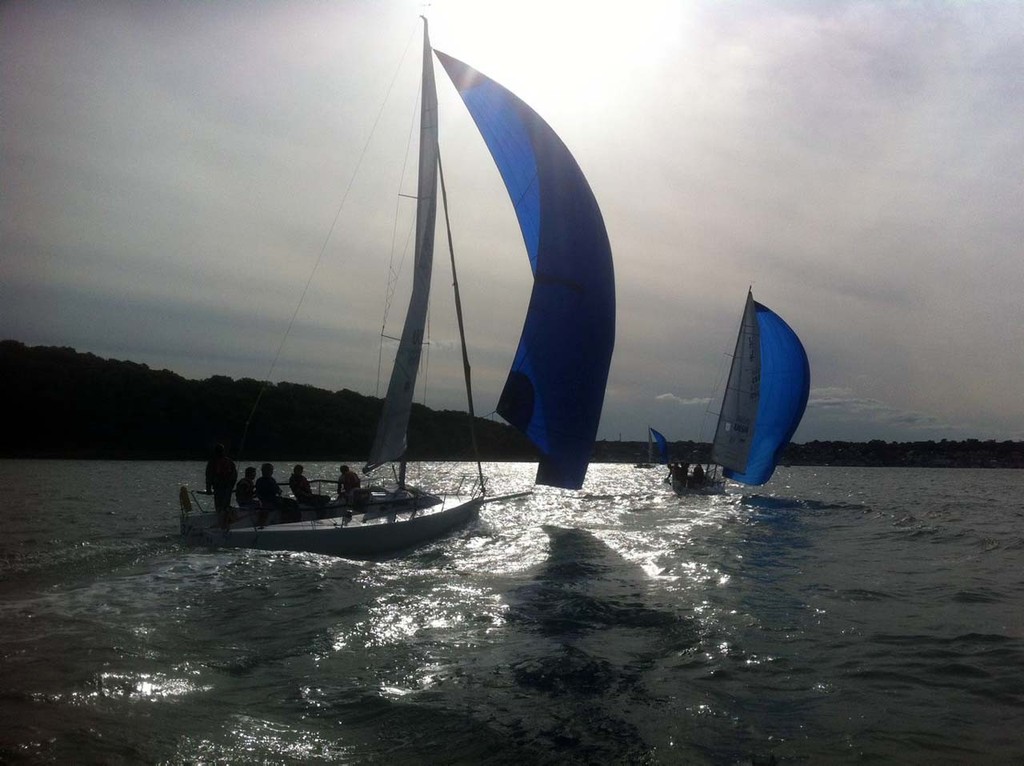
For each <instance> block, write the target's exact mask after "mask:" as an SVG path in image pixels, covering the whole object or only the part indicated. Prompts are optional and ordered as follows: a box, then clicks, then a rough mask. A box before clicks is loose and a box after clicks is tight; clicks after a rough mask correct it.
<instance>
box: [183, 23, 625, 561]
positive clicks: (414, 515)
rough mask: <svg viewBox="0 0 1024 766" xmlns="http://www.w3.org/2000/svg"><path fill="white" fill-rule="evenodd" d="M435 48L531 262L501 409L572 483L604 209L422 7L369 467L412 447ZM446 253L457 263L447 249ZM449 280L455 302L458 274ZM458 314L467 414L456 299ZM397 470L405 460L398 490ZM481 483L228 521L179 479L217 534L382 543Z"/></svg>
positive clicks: (595, 376)
mask: <svg viewBox="0 0 1024 766" xmlns="http://www.w3.org/2000/svg"><path fill="white" fill-rule="evenodd" d="M434 55H436V56H437V58H438V59H439V60H440V61H441V63H442V65H443V66H444V68H445V70H446V71H447V73H448V75H449V77H450V78H451V80H452V82H453V83H454V85H455V87H456V89H457V90H458V92H459V94H460V95H461V96H462V99H463V102H464V103H465V104H466V106H467V108H468V109H469V112H470V114H471V115H472V117H473V119H474V121H475V122H476V124H477V127H478V129H479V130H480V133H481V136H482V137H483V139H484V141H485V143H486V144H487V147H488V149H489V150H490V152H491V155H492V157H493V159H494V161H495V164H496V165H497V167H498V170H499V172H500V174H501V177H502V180H503V181H504V182H505V186H506V189H507V190H508V193H509V196H510V198H511V200H512V204H513V208H514V209H515V212H516V216H517V218H518V220H519V224H520V229H521V231H522V234H523V239H524V243H525V246H526V251H527V255H528V257H529V260H530V264H531V268H532V271H533V274H534V284H533V290H532V292H531V296H530V302H529V307H528V310H527V315H526V319H525V322H524V328H523V332H522V335H521V337H520V341H519V347H518V349H517V351H516V355H515V358H514V360H513V363H512V369H511V371H510V372H509V376H508V379H507V381H506V383H505V387H504V390H503V391H502V394H501V397H500V399H499V402H498V408H497V411H498V414H500V415H501V416H502V417H503V418H505V419H506V420H507V421H508V422H509V423H511V424H512V425H513V426H515V427H516V428H518V429H520V430H521V431H522V432H523V433H525V434H526V436H527V437H528V438H529V439H530V440H531V442H532V443H533V444H534V445H535V447H536V448H537V450H538V457H539V466H538V471H537V478H536V481H537V483H539V484H548V485H551V486H557V487H564V488H568V489H578V488H579V487H581V486H582V484H583V481H584V478H585V476H586V470H587V465H588V464H589V461H590V457H591V452H592V450H593V445H594V440H595V438H596V435H597V427H598V422H599V420H600V415H601V408H602V405H603V401H604V392H605V385H606V383H607V377H608V368H609V366H610V363H611V354H612V347H613V345H614V336H615V285H614V271H613V267H612V257H611V248H610V246H609V243H608V235H607V232H606V231H605V227H604V222H603V219H602V217H601V212H600V209H599V208H598V205H597V202H596V200H595V198H594V195H593V193H592V191H591V190H590V187H589V185H588V184H587V181H586V178H585V177H584V176H583V173H582V171H581V170H580V168H579V166H578V165H577V163H576V161H575V159H573V157H572V155H571V154H570V153H569V151H568V149H567V148H566V147H565V145H564V144H563V143H562V141H561V139H559V138H558V136H557V135H556V134H555V133H554V131H553V130H552V129H551V128H550V127H549V126H548V125H547V123H545V122H544V121H543V120H542V119H541V118H540V117H539V116H538V115H537V114H536V112H534V111H533V110H532V109H530V107H529V106H527V105H526V104H525V103H523V102H522V101H521V100H520V99H519V98H517V97H516V96H515V95H514V94H512V93H511V92H509V91H508V90H506V89H505V88H503V87H502V86H500V85H498V84H497V83H496V82H494V81H493V80H490V79H489V78H487V77H485V76H484V75H482V74H480V73H479V72H477V71H476V70H474V69H472V68H471V67H469V66H467V65H465V64H463V63H462V62H460V61H458V60H457V59H454V58H452V57H450V56H447V55H445V54H443V53H441V52H440V51H434V50H433V49H432V48H431V46H430V39H429V34H428V29H427V25H426V21H425V20H424V28H423V74H422V97H421V115H420V154H419V180H418V192H417V199H418V201H417V216H416V246H415V266H414V284H413V290H412V295H411V297H410V303H409V308H408V311H407V314H406V318H405V324H404V327H403V331H402V337H401V340H400V342H399V348H398V352H397V354H396V358H395V366H394V369H393V372H392V376H391V379H390V382H389V385H388V391H387V395H386V398H385V404H384V407H383V411H382V415H381V419H380V422H379V426H378V430H377V434H376V436H375V438H374V442H373V446H372V448H371V451H370V455H369V459H368V460H367V469H368V470H372V469H373V468H374V467H375V466H378V465H381V464H383V463H385V462H389V461H398V462H399V463H400V465H402V466H404V460H405V457H406V449H407V432H408V424H409V417H410V413H411V408H412V396H413V388H414V385H415V381H416V377H417V373H418V368H419V361H420V353H421V348H422V343H423V335H424V327H425V321H426V310H427V301H428V296H429V292H430V282H431V271H432V264H433V243H434V229H435V217H436V213H437V201H438V200H437V191H438V180H439V178H440V184H441V187H442V190H443V188H444V175H443V172H441V162H440V154H439V149H438V146H439V144H438V125H437V96H436V91H435V83H434V72H433V56H434ZM446 220H447V211H446ZM449 246H450V242H449ZM452 267H453V277H454V254H453V255H452ZM453 282H454V284H455V286H456V296H455V302H456V307H457V309H458V307H459V306H460V305H461V302H460V299H459V296H458V291H457V289H458V288H457V286H458V280H457V278H455V279H453ZM459 324H460V334H461V335H462V338H463V361H464V366H465V370H466V384H467V399H468V402H469V410H470V422H472V419H473V403H472V390H471V387H470V384H469V363H468V355H467V352H466V348H465V334H464V332H463V331H462V317H461V310H459ZM474 442H475V438H474ZM478 466H479V461H478ZM403 483H404V468H402V469H400V472H399V484H400V487H399V489H400V490H402V489H403V487H402V486H401V485H402V484H403ZM485 489H486V488H485V486H484V480H483V475H482V471H481V473H480V477H479V484H478V487H477V492H478V493H477V494H475V495H474V496H471V497H469V498H456V499H455V500H454V501H453V502H452V501H450V500H451V499H450V498H440V497H438V498H433V497H431V498H429V500H430V501H431V502H433V501H434V500H436V501H437V502H436V503H435V504H434V507H431V508H429V509H426V510H425V509H423V508H422V507H419V506H417V507H415V508H414V509H413V510H410V511H409V512H408V513H405V514H403V513H402V512H401V509H399V508H397V507H396V506H394V505H392V506H390V508H389V513H387V514H380V513H375V514H372V513H357V514H353V515H352V517H351V518H343V519H341V520H340V521H339V519H337V518H334V519H313V520H309V521H304V522H296V523H283V524H274V525H272V526H265V527H255V526H253V525H252V524H248V525H246V524H236V525H233V526H232V527H231V529H230V530H228V531H227V532H226V533H225V532H221V531H220V530H215V529H213V528H208V529H200V528H199V526H198V525H197V524H196V522H195V519H196V515H195V514H191V513H187V512H186V509H185V504H186V500H187V499H188V498H187V496H186V495H187V493H185V492H184V491H183V492H182V506H183V517H182V533H183V535H185V536H186V538H198V541H199V542H204V543H206V544H213V545H224V546H231V547H255V548H263V549H275V550H303V551H312V552H319V553H331V554H334V555H342V556H353V557H369V556H377V555H382V554H386V553H390V552H394V551H396V550H400V549H403V548H407V547H410V546H413V545H417V544H420V543H423V542H426V541H428V540H432V539H435V538H436V537H438V536H440V535H443V534H445V533H447V532H448V531H450V530H452V529H453V528H455V527H457V526H460V525H462V524H464V523H466V522H467V521H469V520H471V519H472V518H474V517H475V516H476V514H477V512H478V509H479V508H480V506H481V505H482V504H483V503H484V502H487V501H491V500H494V499H496V498H493V497H488V496H486V495H484V494H483V493H484V492H485ZM192 499H196V498H195V496H194V495H193V496H192ZM442 501H443V502H442Z"/></svg>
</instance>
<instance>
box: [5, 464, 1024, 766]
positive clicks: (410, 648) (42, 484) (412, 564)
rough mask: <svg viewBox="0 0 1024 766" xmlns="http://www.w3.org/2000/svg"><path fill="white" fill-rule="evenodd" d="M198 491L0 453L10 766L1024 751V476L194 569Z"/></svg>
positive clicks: (448, 469)
mask: <svg viewBox="0 0 1024 766" xmlns="http://www.w3.org/2000/svg"><path fill="white" fill-rule="evenodd" d="M202 469H203V464H201V463H141V462H140V463H135V462H125V463H112V464H111V463H87V462H74V461H64V462H61V461H52V462H49V461H0V480H2V481H3V485H4V486H6V487H7V488H8V496H7V501H6V504H5V509H4V518H5V522H6V523H5V528H4V532H3V536H2V540H0V679H2V683H0V720H2V721H3V726H0V761H4V762H14V763H18V762H24V763H67V762H75V763H197V762H204V763H211V762H232V763H309V762H314V763H316V762H321V763H345V764H370V763H387V764H420V763H446V764H492V763H493V764H517V765H518V766H523V765H524V764H535V763H536V764H548V763H551V764H555V763H560V764H561V763H601V764H612V763H640V764H752V763H753V764H767V763H801V764H817V763H840V764H842V763H872V762H874V763H900V764H907V763H909V764H917V763H920V764H925V763H927V764H943V763H949V764H954V763H955V764H960V763H985V764H993V763H994V764H1000V763H1012V764H1020V763H1021V762H1022V760H1024V735H1022V734H1021V732H1022V731H1024V610H1022V608H1021V607H1022V605H1024V575H1022V568H1021V561H1022V557H1024V531H1022V530H1024V504H1022V500H1021V498H1022V497H1024V492H1022V489H1024V472H1013V471H995V470H993V471H971V470H928V469H921V470H915V469H850V468H792V469H781V470H780V471H779V473H778V474H777V475H776V478H775V479H774V480H773V481H772V482H771V483H770V484H769V485H767V486H766V487H763V488H760V489H759V490H758V491H756V492H753V491H752V492H747V493H745V494H739V493H736V494H730V495H728V496H725V497H718V498H692V499H678V498H676V497H674V496H673V495H672V494H671V493H670V492H669V491H668V490H667V488H666V487H665V485H664V484H663V483H662V481H661V479H662V475H663V472H662V471H661V470H660V469H652V470H642V469H634V468H632V467H631V466H623V465H595V466H592V467H591V471H590V474H589V476H588V479H587V484H586V486H585V488H584V490H583V491H581V492H579V493H573V492H564V491H560V490H552V489H544V488H538V489H537V490H536V492H535V493H534V494H533V495H532V496H530V497H529V498H526V499H522V500H515V501H508V502H502V503H495V504H492V505H488V506H485V507H484V510H483V511H482V514H481V519H480V521H479V522H477V523H475V524H474V525H473V526H471V527H469V528H467V529H465V530H463V531H461V532H459V533H457V534H455V535H453V536H451V537H449V538H447V539H445V540H442V541H439V542H437V543H435V544H432V545H429V546H426V547H424V548H421V549H418V550H417V551H415V552H413V553H411V554H409V555H407V556H405V557H403V558H398V559H393V560H388V561H383V562H377V563H362V562H353V561H346V560H341V559H335V558H330V557H322V556H315V555H306V554H292V553H264V552H255V551H206V550H188V549H184V548H182V547H180V545H179V543H178V541H177V536H176V531H177V523H178V509H177V491H176V490H177V487H178V485H179V484H180V483H182V482H189V483H192V484H198V483H200V481H201V478H202ZM336 469H337V466H335V465H330V466H326V465H324V466H319V465H310V464H308V463H307V468H306V473H307V474H308V475H310V476H326V475H332V476H333V475H334V471H336ZM533 469H534V467H533V466H530V465H517V464H495V465H490V466H486V471H487V473H488V474H489V475H490V476H491V481H492V489H493V491H494V492H495V493H502V492H514V491H517V490H520V489H522V488H523V487H524V486H526V485H528V484H529V482H530V481H531V480H532V472H533ZM462 472H468V470H467V467H466V466H461V465H460V466H453V465H431V466H426V467H424V474H423V475H424V476H425V477H426V478H424V479H423V483H424V484H425V485H428V486H430V485H436V486H438V487H443V486H444V485H446V484H447V483H450V482H451V481H452V480H453V477H454V476H456V475H458V474H460V473H462Z"/></svg>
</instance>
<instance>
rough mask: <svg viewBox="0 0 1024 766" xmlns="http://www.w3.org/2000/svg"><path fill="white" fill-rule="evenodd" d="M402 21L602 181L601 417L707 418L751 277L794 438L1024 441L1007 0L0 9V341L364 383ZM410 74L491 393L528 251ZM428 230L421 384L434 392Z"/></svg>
mask: <svg viewBox="0 0 1024 766" xmlns="http://www.w3.org/2000/svg"><path fill="white" fill-rule="evenodd" d="M422 12H426V13H427V15H428V16H429V18H430V21H431V36H432V41H433V43H434V46H435V47H436V48H438V49H439V50H443V51H445V52H446V53H449V54H451V55H453V56H455V57H456V58H459V59H461V60H463V61H465V62H466V63H468V64H469V65H471V66H473V67H475V68H477V69H479V70H480V71H482V72H483V73H485V74H487V75H488V76H490V77H492V78H493V79H495V80H497V81H498V82H500V83H501V84H503V85H505V86H506V87H508V88H510V89H511V90H512V91H513V92H515V93H516V94H517V95H518V96H520V97H521V98H522V99H523V100H524V101H526V102H527V103H529V104H530V105H531V106H532V107H533V108H535V109H536V110H537V111H538V112H539V113H540V114H541V115H542V116H543V117H544V118H545V120H547V122H548V123H549V124H550V125H551V126H552V127H553V128H554V130H555V131H556V132H557V133H558V134H559V135H560V136H561V138H562V139H563V140H564V141H565V143H566V144H567V145H568V146H569V148H570V149H571V151H572V152H573V153H574V155H575V156H576V158H577V160H578V162H579V164H580V166H581V167H582V169H583V172H584V173H585V175H586V176H587V178H588V180H589V182H590V185H591V187H592V188H593V190H594V193H595V195H596V197H597V200H598V202H599V204H600V205H601V208H602V211H603V214H604V217H605V223H606V225H607V228H608V234H609V237H610V240H611V244H612V252H613V257H614V261H615V270H616V289H617V302H618V313H617V340H616V347H615V354H614V357H613V360H612V368H611V375H610V379H609V385H608V392H607V396H606V399H605V407H604V416H603V419H602V424H601V430H600V437H602V438H607V439H616V438H619V437H620V436H621V437H622V438H624V439H637V440H639V439H645V438H646V427H647V426H648V425H653V426H654V427H656V428H658V429H659V430H661V431H662V432H663V433H664V434H665V435H666V436H667V437H668V438H669V439H670V440H675V439H697V438H704V439H707V438H709V436H710V433H709V431H710V429H711V428H712V426H711V423H710V421H708V422H707V423H705V420H706V412H707V411H708V409H709V407H710V409H712V410H715V409H717V406H718V405H717V397H719V396H720V382H721V381H720V379H721V377H722V376H723V375H724V373H725V370H726V369H727V365H728V354H729V353H731V351H732V348H733V344H734V342H735V335H736V331H737V328H738V323H739V319H740V314H741V311H742V308H743V301H744V299H745V296H746V291H747V287H748V285H752V286H753V290H754V296H755V298H756V299H758V300H759V301H761V302H762V303H764V304H766V305H768V306H770V307H771V308H772V309H774V310H775V311H776V312H778V313H779V314H780V315H781V316H782V317H783V318H785V319H786V321H787V322H788V323H789V324H790V325H791V326H792V327H793V329H794V330H795V331H796V332H797V334H798V335H799V336H800V337H801V339H802V340H803V342H804V345H805V347H806V349H807V353H808V356H809V358H810V365H811V397H810V402H809V405H808V408H807V413H806V415H805V416H804V420H803V423H802V425H801V427H800V429H799V430H798V431H797V433H796V437H795V441H797V442H803V441H809V440H812V439H853V440H861V439H873V438H877V439H885V440H900V441H906V440H918V439H941V438H949V439H960V438H971V437H973V438H979V439H1000V440H1001V439H1024V393H1022V388H1024V340H1022V339H1024V329H1022V326H1024V299H1022V295H1024V263H1022V255H1024V253H1022V250H1024V223H1022V221H1024V216H1022V211H1024V127H1022V126H1024V3H1020V2H975V3H966V2H840V1H838V0H833V1H830V2H820V1H818V0H807V2H767V1H766V2H752V1H751V2H719V1H715V2H711V1H710V0H708V1H706V2H700V1H698V2H683V0H666V1H665V2H644V0H634V2H630V3H619V2H616V3H611V2H607V3H606V2H594V1H593V0H592V1H591V2H578V3H577V2H559V1H558V0H544V1H543V2H523V1H522V0H520V1H517V2H515V3H490V2H469V1H468V0H467V1H466V2H447V1H446V0H435V1H434V2H433V3H432V4H430V5H429V6H428V5H424V4H422V3H418V2H405V1H404V0H394V1H392V2H369V1H368V0H367V1H358V0H337V1H336V2H332V3H325V2H269V1H268V2H260V3H256V2H231V1H230V0H228V1H227V2H217V3H196V2H173V1H170V2H152V3H150V2H102V3H99V2H97V3H87V2H83V3H67V2H49V1H47V0H35V1H34V2H7V3H3V4H0V87H2V91H0V130H2V135H0V141H2V143H0V152H2V155H0V227H2V228H0V338H9V339H14V340H18V341H22V342H24V343H26V344H29V345H60V346H70V347H73V348H75V349H77V350H79V351H89V352H92V353H95V354H97V355H99V356H102V357H107V358H115V359H127V360H131V361H135V362H141V363H145V364H148V365H149V366H151V367H153V368H157V369H164V368H166V369H170V370H173V371H175V372H178V373H180V374H183V375H185V376H188V377H194V378H205V377H208V376H210V375H215V374H222V375H228V376H231V377H234V378H241V377H249V378H257V379H264V378H268V377H269V378H270V379H272V380H275V381H281V380H287V381H292V382H298V383H308V384H311V385H315V386H320V387H324V388H328V389H332V390H337V389H341V388H350V389H353V390H356V391H360V392H363V393H367V394H377V393H378V392H379V391H383V388H384V387H385V386H386V372H387V369H389V364H390V359H391V358H392V357H393V354H394V348H395V345H394V344H393V343H390V342H387V343H385V344H384V345H383V349H382V344H381V339H380V336H381V328H382V326H383V327H384V328H385V333H387V334H390V335H397V334H398V332H399V331H400V328H401V320H402V315H403V311H404V307H403V306H402V305H401V304H402V301H403V297H402V296H403V292H402V291H403V289H405V290H407V287H403V283H402V282H401V281H399V282H398V283H397V285H396V286H395V287H394V288H393V289H394V292H393V293H392V292H391V290H392V288H390V287H389V277H388V275H389V274H390V273H394V274H399V275H402V276H404V275H405V274H406V273H407V272H408V271H409V269H408V268H406V269H405V271H403V270H402V267H403V265H405V264H407V263H408V262H409V261H410V260H411V255H410V254H409V253H408V247H407V242H408V233H409V229H410V223H411V212H412V206H411V203H410V202H409V200H408V199H406V198H405V197H402V196H400V195H403V194H411V193H413V192H414V189H415V179H414V167H415V160H414V155H412V154H410V152H412V151H413V149H412V144H411V141H410V136H411V135H412V133H411V131H412V130H413V128H414V127H415V115H416V111H415V110H416V108H417V106H416V104H417V101H416V99H417V92H416V91H417V89H418V77H419V73H418V69H419V56H420V26H419V24H420V22H419V19H418V16H419V14H420V13H422ZM437 77H438V91H439V103H440V106H439V109H440V112H441V153H442V162H443V163H444V168H445V179H446V183H447V186H448V193H449V204H450V207H451V217H452V227H453V237H454V243H455V248H456V257H457V259H458V263H459V280H460V283H461V286H462V290H463V301H464V310H465V314H466V321H467V332H468V338H469V344H470V353H471V362H472V364H473V371H474V389H475V393H476V396H477V407H476V408H477V412H478V413H480V414H487V413H490V412H491V411H492V410H493V409H494V406H495V404H496V401H497V397H498V394H499V393H500V390H501V386H502V384H503V382H504V377H505V374H506V372H507V369H508V365H509V364H510V362H511V359H512V355H513V353H514V351H515V347H516V343H517V341H518V337H519V331H520V329H521V326H522V319H523V314H524V311H525V307H526V302H527V300H528V298H529V290H530V272H529V264H528V261H527V258H526V254H525V250H524V248H523V245H522V238H521V236H520V234H519V232H518V227H517V224H516V221H515V216H514V213H513V211H512V209H511V206H510V203H509V201H508V198H507V195H506V193H505V191H504V189H503V187H502V186H501V181H500V178H499V176H498V173H497V171H496V169H495V168H494V165H493V163H492V162H491V161H490V159H489V157H488V156H487V154H486V149H485V147H484V145H483V142H482V140H481V139H480V137H479V134H477V133H476V129H475V127H474V126H473V124H472V121H471V119H470V117H469V115H468V112H466V110H465V107H464V106H463V105H462V103H461V101H460V100H459V98H458V96H457V94H456V93H455V92H454V89H453V88H452V87H451V84H450V82H448V80H447V78H446V75H445V74H444V72H443V69H441V68H440V67H438V70H437ZM396 219H397V223H396ZM438 232H439V236H440V237H441V239H439V244H438V255H439V258H438V262H437V266H436V268H435V280H434V287H435V289H434V294H435V296H436V297H435V300H434V302H433V304H432V310H431V328H430V347H429V357H428V359H427V364H426V374H425V375H424V376H422V377H423V378H425V387H424V389H423V395H422V396H421V397H419V399H418V400H419V401H422V402H424V403H425V404H427V405H428V406H432V407H439V408H461V407H462V406H463V402H464V394H463V393H462V389H461V369H460V367H459V365H460V360H459V358H458V356H457V355H455V354H452V353H451V352H452V350H453V348H454V347H455V343H456V338H457V335H456V330H455V327H454V323H453V322H452V320H451V314H452V309H451V299H450V297H449V295H448V294H449V293H450V283H451V275H450V271H449V269H448V266H447V244H446V243H445V241H444V239H443V236H444V235H443V232H444V227H443V225H439V226H438ZM389 294H391V295H392V300H391V305H390V309H388V312H387V321H386V325H385V324H384V321H385V307H386V300H385V298H386V296H387V295H389ZM381 356H383V360H384V365H383V366H384V368H385V369H384V370H381V371H380V372H379V366H380V365H379V364H378V360H379V359H380V358H381ZM379 376H380V378H379ZM379 379H380V380H381V381H382V382H381V383H379V384H378V380H379ZM378 385H379V386H380V388H379V389H378ZM716 386H717V388H716ZM712 398H713V399H712ZM709 399H711V400H712V402H711V404H710V405H709Z"/></svg>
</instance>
